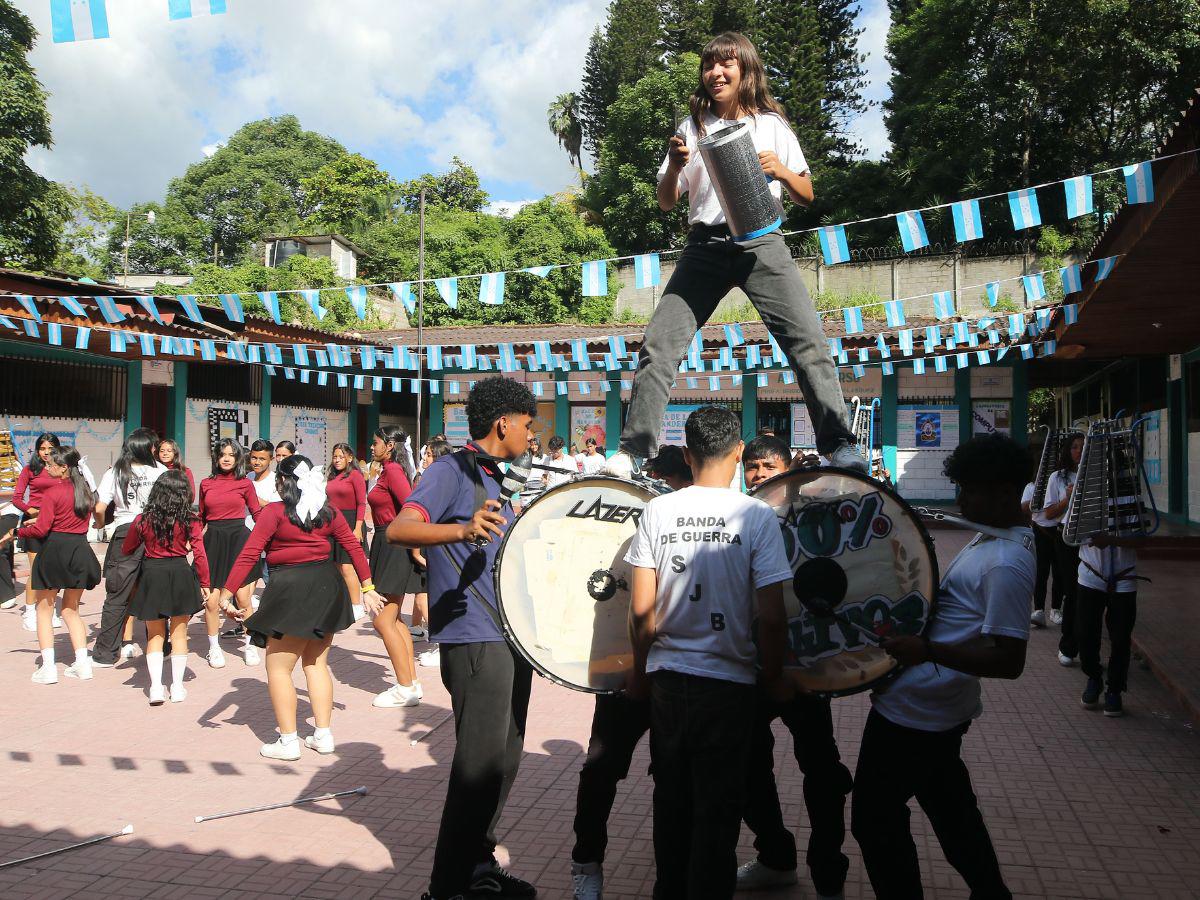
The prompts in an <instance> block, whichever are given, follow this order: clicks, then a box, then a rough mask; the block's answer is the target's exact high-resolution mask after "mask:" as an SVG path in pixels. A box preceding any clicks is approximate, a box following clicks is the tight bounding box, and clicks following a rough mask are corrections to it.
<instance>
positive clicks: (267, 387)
mask: <svg viewBox="0 0 1200 900" xmlns="http://www.w3.org/2000/svg"><path fill="white" fill-rule="evenodd" d="M258 436H259V437H260V438H266V439H267V440H268V441H269V440H271V373H270V372H268V371H267V370H266V369H263V373H262V395H261V397H260V398H259V401H258Z"/></svg>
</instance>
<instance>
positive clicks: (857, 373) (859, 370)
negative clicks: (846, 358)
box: [850, 366, 867, 379]
mask: <svg viewBox="0 0 1200 900" xmlns="http://www.w3.org/2000/svg"><path fill="white" fill-rule="evenodd" d="M850 371H851V372H853V373H854V377H855V379H858V378H862V377H863V376H864V375H866V374H867V367H866V366H852V367H851V369H850Z"/></svg>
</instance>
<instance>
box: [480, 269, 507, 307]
mask: <svg viewBox="0 0 1200 900" xmlns="http://www.w3.org/2000/svg"><path fill="white" fill-rule="evenodd" d="M479 302H480V303H482V304H484V305H485V306H499V305H500V304H501V303H503V302H504V273H503V272H491V273H489V274H487V275H484V276H483V277H481V278H480V279H479Z"/></svg>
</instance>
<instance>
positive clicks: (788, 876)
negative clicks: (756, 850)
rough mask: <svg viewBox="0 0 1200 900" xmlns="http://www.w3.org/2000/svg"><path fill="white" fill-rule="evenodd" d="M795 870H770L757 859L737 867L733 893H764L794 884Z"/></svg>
mask: <svg viewBox="0 0 1200 900" xmlns="http://www.w3.org/2000/svg"><path fill="white" fill-rule="evenodd" d="M796 880H797V879H796V870H795V869H772V868H771V867H770V866H764V865H763V864H762V863H760V862H759V861H758V860H757V859H753V860H751V861H750V862H748V863H744V864H743V865H741V866H738V870H737V886H736V887H735V888H734V890H735V891H765V890H767V889H769V888H776V887H786V886H787V885H789V884H795V883H796Z"/></svg>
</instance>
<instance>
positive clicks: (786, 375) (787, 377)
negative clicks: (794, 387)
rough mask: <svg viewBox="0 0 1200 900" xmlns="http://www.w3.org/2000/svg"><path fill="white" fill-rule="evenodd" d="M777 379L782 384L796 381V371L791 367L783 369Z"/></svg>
mask: <svg viewBox="0 0 1200 900" xmlns="http://www.w3.org/2000/svg"><path fill="white" fill-rule="evenodd" d="M779 380H780V381H782V382H783V383H784V384H795V383H796V373H795V372H793V371H792V370H791V369H784V371H783V374H782V375H780V376H779Z"/></svg>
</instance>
